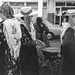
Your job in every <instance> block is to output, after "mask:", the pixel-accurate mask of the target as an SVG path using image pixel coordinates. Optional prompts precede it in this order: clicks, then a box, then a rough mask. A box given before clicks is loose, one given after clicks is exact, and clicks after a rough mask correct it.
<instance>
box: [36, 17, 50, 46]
mask: <svg viewBox="0 0 75 75" xmlns="http://www.w3.org/2000/svg"><path fill="white" fill-rule="evenodd" d="M36 21H37V22H36V24H35V30H36V38H37V39H39V40H41V41H42V42H44V43H45V44H46V45H47V46H48V47H49V46H50V44H49V41H48V39H47V34H48V33H49V30H48V28H47V27H46V26H45V24H44V23H42V19H41V18H40V17H37V20H36Z"/></svg>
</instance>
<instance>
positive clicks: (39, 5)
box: [38, 0, 43, 17]
mask: <svg viewBox="0 0 75 75" xmlns="http://www.w3.org/2000/svg"><path fill="white" fill-rule="evenodd" d="M38 17H43V0H38Z"/></svg>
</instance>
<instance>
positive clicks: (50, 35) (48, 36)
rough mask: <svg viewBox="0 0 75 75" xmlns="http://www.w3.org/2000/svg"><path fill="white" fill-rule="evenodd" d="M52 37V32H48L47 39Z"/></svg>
mask: <svg viewBox="0 0 75 75" xmlns="http://www.w3.org/2000/svg"><path fill="white" fill-rule="evenodd" d="M53 37H54V34H53V33H52V32H49V33H48V34H47V38H48V40H50V39H52V38H53Z"/></svg>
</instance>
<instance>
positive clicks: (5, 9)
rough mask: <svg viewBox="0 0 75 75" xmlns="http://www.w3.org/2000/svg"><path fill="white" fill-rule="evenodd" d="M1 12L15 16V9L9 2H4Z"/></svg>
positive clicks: (7, 15)
mask: <svg viewBox="0 0 75 75" xmlns="http://www.w3.org/2000/svg"><path fill="white" fill-rule="evenodd" d="M0 13H2V14H3V15H4V16H6V17H7V18H10V17H13V15H14V11H13V9H12V7H11V6H10V5H9V4H8V3H4V4H3V5H1V7H0Z"/></svg>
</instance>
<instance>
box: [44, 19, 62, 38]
mask: <svg viewBox="0 0 75 75" xmlns="http://www.w3.org/2000/svg"><path fill="white" fill-rule="evenodd" d="M43 22H44V24H45V25H46V26H47V27H48V29H49V34H48V35H47V37H48V39H51V38H53V37H54V36H58V35H60V33H61V29H62V27H61V26H60V25H56V24H55V25H54V24H52V23H50V22H49V21H48V20H47V19H44V20H43Z"/></svg>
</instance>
